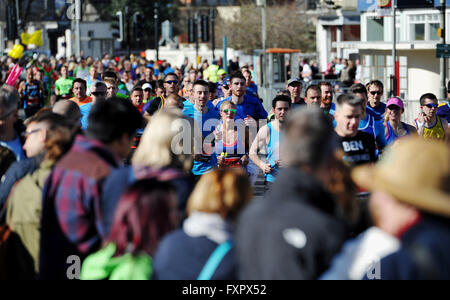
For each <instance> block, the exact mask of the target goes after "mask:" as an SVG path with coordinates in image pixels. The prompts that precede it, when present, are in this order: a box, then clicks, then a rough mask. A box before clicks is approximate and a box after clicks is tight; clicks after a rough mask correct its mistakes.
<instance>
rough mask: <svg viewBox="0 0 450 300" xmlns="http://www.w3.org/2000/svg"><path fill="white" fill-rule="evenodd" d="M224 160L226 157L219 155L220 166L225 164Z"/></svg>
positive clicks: (218, 162) (218, 163)
mask: <svg viewBox="0 0 450 300" xmlns="http://www.w3.org/2000/svg"><path fill="white" fill-rule="evenodd" d="M224 161H225V160H224V158H223V156H222V155H219V156H217V165H218V166H219V167H222V166H223V163H224Z"/></svg>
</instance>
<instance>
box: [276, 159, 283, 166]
mask: <svg viewBox="0 0 450 300" xmlns="http://www.w3.org/2000/svg"><path fill="white" fill-rule="evenodd" d="M275 164H276V165H277V168H282V167H283V163H282V162H281V160H280V159H279V160H277V161H275Z"/></svg>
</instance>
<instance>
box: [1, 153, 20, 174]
mask: <svg viewBox="0 0 450 300" xmlns="http://www.w3.org/2000/svg"><path fill="white" fill-rule="evenodd" d="M15 161H16V155H15V154H14V152H13V151H12V150H11V149H9V148H8V147H5V146H1V145H0V178H1V177H2V176H3V174H5V173H6V171H7V170H8V169H9V167H10V166H11V165H12V164H13V163H14V162H15Z"/></svg>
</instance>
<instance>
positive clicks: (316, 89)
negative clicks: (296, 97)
mask: <svg viewBox="0 0 450 300" xmlns="http://www.w3.org/2000/svg"><path fill="white" fill-rule="evenodd" d="M309 90H314V91H316V92H318V93H319V96H320V95H321V94H322V90H321V89H320V86H318V85H317V84H311V85H310V86H308V87H307V88H306V91H305V96H306V97H308V91H309Z"/></svg>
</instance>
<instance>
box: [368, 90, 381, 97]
mask: <svg viewBox="0 0 450 300" xmlns="http://www.w3.org/2000/svg"><path fill="white" fill-rule="evenodd" d="M369 93H371V94H372V95H373V96H375V95H383V92H377V91H371V92H369Z"/></svg>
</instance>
